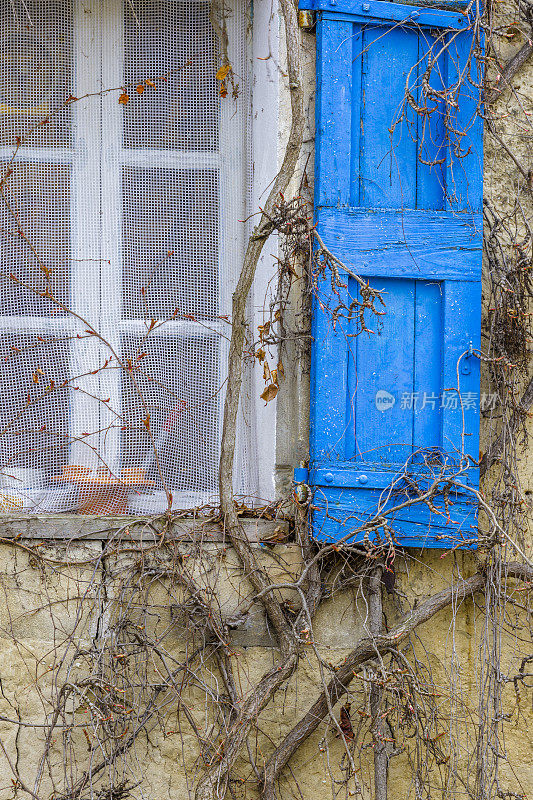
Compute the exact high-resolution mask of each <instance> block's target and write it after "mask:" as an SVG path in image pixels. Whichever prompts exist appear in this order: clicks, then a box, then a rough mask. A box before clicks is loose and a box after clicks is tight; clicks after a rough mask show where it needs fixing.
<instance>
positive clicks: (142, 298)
mask: <svg viewBox="0 0 533 800" xmlns="http://www.w3.org/2000/svg"><path fill="white" fill-rule="evenodd" d="M123 192H124V201H123V202H124V267H123V297H124V316H125V317H126V318H128V319H139V318H146V319H150V318H154V319H166V318H168V317H172V316H173V315H174V313H175V312H176V311H177V318H178V319H179V318H180V315H183V314H189V315H191V316H193V317H195V318H212V317H213V316H216V314H217V313H218V173H217V172H216V171H215V170H203V171H195V170H183V171H177V170H170V169H136V168H135V169H134V168H129V167H127V168H125V169H124V174H123ZM169 253H171V255H169Z"/></svg>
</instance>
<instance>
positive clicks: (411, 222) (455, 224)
mask: <svg viewBox="0 0 533 800" xmlns="http://www.w3.org/2000/svg"><path fill="white" fill-rule="evenodd" d="M317 218H318V230H319V232H320V235H321V236H322V238H323V240H324V243H325V244H326V246H327V247H328V248H329V249H330V250H331V251H332V252H333V253H335V255H336V256H337V258H339V259H340V260H341V261H342V262H343V263H345V264H346V266H347V267H348V268H349V269H351V270H354V271H355V272H357V273H358V274H359V275H362V276H367V275H368V276H372V277H383V278H386V277H390V276H391V275H392V274H394V277H397V278H410V279H413V280H417V279H429V280H461V281H479V280H480V279H481V247H482V244H481V232H482V228H483V224H482V218H481V214H478V213H465V214H451V213H447V212H444V211H413V210H408V209H407V210H403V211H391V210H371V211H369V210H366V209H342V208H339V209H337V208H330V207H327V208H319V209H318V210H317ZM392 265H393V267H394V269H393V271H392V270H391V266H392Z"/></svg>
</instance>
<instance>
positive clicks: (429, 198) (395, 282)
mask: <svg viewBox="0 0 533 800" xmlns="http://www.w3.org/2000/svg"><path fill="white" fill-rule="evenodd" d="M307 7H309V6H307ZM311 7H314V8H315V9H317V103H316V112H317V139H316V186H315V207H316V218H317V224H318V230H319V232H320V234H321V236H322V238H323V239H324V242H325V243H326V245H327V246H328V247H329V248H330V249H331V251H332V252H333V253H334V254H335V255H336V256H338V258H340V259H341V261H343V262H344V263H345V264H346V266H347V267H348V268H349V269H350V270H352V271H353V272H355V273H357V274H358V275H361V276H363V277H365V278H368V279H369V280H370V283H371V284H372V285H373V286H374V287H375V288H378V289H382V290H383V291H384V292H386V294H385V301H386V315H385V316H384V317H383V318H382V324H381V329H380V331H379V334H378V335H368V334H367V333H362V334H360V335H359V336H357V337H354V336H353V333H354V332H355V323H352V322H349V321H348V320H346V319H343V320H339V321H338V322H337V323H336V324H335V325H332V323H331V318H330V317H329V316H328V314H327V313H325V312H324V311H323V310H321V308H320V307H318V306H319V305H320V304H318V305H317V307H316V308H315V313H314V334H313V335H314V343H313V368H312V434H311V464H310V466H311V474H310V483H311V485H312V486H313V487H314V501H313V509H314V510H313V528H314V533H315V536H317V537H318V538H321V539H323V540H338V539H340V538H342V537H344V536H347V535H348V534H350V532H351V531H353V530H355V529H356V528H357V527H358V525H360V523H361V522H362V521H364V520H365V519H367V518H368V516H369V515H370V514H372V513H373V512H374V511H375V510H376V508H377V506H378V503H379V502H381V503H383V504H384V507H385V508H390V507H391V506H395V505H397V504H399V503H401V502H402V501H404V500H405V499H407V498H408V497H412V496H413V492H412V489H410V488H409V483H408V482H407V481H405V480H400V481H398V483H397V485H396V486H395V491H394V492H393V493H392V495H391V496H390V497H389V498H388V500H387V501H386V502H385V500H384V494H383V491H384V490H385V489H386V487H388V486H389V485H390V484H391V482H393V481H395V480H397V479H398V476H399V475H400V474H401V472H402V470H403V467H402V465H404V464H405V462H407V461H409V466H408V471H409V473H410V475H411V476H413V477H414V479H415V480H416V481H418V482H419V485H421V486H423V485H424V481H425V485H427V484H428V482H429V481H430V480H431V476H432V475H435V474H437V473H438V471H439V469H441V468H442V465H443V464H445V465H447V466H446V468H445V469H446V473H447V474H449V475H451V474H452V473H454V472H456V471H457V469H458V467H460V469H461V473H460V477H459V479H458V482H459V483H460V486H459V488H458V489H455V490H454V491H452V492H451V494H446V493H444V494H445V496H440V497H437V498H436V500H435V506H436V507H437V508H439V509H441V510H442V513H441V514H439V513H432V512H430V510H429V508H428V507H427V506H426V505H421V504H417V505H414V506H413V507H411V508H408V509H405V510H403V511H399V512H397V513H395V514H394V517H393V528H394V530H395V532H396V534H397V541H398V542H399V543H400V544H404V545H414V546H418V545H425V546H430V547H450V546H463V545H464V544H465V543H466V542H467V541H468V540H472V538H475V536H476V531H477V516H476V504H475V503H474V502H473V501H472V495H471V493H469V492H468V490H467V488H461V487H468V486H473V487H476V486H477V485H478V469H477V466H476V462H477V461H478V458H479V440H478V431H479V404H480V396H479V361H478V359H477V358H476V357H475V356H473V355H470V353H468V354H467V355H466V356H464V355H463V357H462V358H461V354H463V353H465V351H469V350H470V349H471V348H473V349H474V350H475V349H476V348H479V340H480V326H481V320H480V317H481V313H480V312H481V231H482V217H481V206H482V123H481V121H480V119H479V116H478V115H477V114H476V109H477V105H478V99H479V88H478V87H479V84H480V77H479V75H478V74H477V67H476V60H475V59H474V58H471V59H469V54H470V52H471V50H472V49H473V35H472V32H471V29H470V20H469V19H468V17H467V16H466V15H464V14H462V13H461V12H460V11H456V12H452V11H441V10H436V9H430V8H427V7H424V8H422V7H419V8H417V7H415V6H408V5H404V4H401V5H400V4H394V3H389V2H380V0H367V2H353V0H316V2H315V4H314V6H311ZM444 29H449V32H448V33H446V37H447V42H448V44H449V47H448V48H447V50H445V52H444V53H443V54H442V55H441V57H440V59H439V62H438V66H437V67H436V68H434V69H433V70H432V73H431V78H430V83H431V86H432V88H433V89H437V90H442V89H443V88H445V87H453V85H454V83H456V82H457V80H458V76H462V81H463V87H462V89H461V97H460V103H459V107H458V108H457V109H454V108H453V107H452V109H451V110H452V119H451V127H453V128H455V129H456V130H464V131H465V136H464V137H463V139H462V141H461V145H460V147H461V151H460V152H459V151H457V150H456V151H455V152H454V146H453V145H452V146H450V144H449V142H447V141H446V137H445V131H444V126H443V123H442V115H441V114H440V113H439V111H436V112H435V113H434V114H432V115H430V116H429V117H427V118H426V119H423V118H421V117H420V116H418V115H416V114H414V113H412V114H411V116H409V114H408V115H407V118H406V119H405V120H404V121H403V122H402V124H401V125H399V126H397V127H396V129H395V130H394V133H393V135H392V145H391V132H390V128H391V126H392V123H393V121H394V120H395V118H397V115H398V112H399V111H400V109H401V107H402V103H403V98H404V92H405V86H406V79H407V76H408V73H409V71H410V70H413V71H412V73H411V80H410V85H414V84H417V83H419V82H420V81H417V76H418V78H419V79H420V78H421V76H422V74H423V71H424V69H425V67H426V64H427V59H425V58H424V56H425V55H426V54H427V51H428V49H429V45H430V44H431V43H432V42H434V41H435V37H436V36H439V35H441V34H442V33H443V30H444ZM436 82H440V85H436ZM415 101H416V102H418V101H420V102H424V99H423V98H421V97H420V96H416V97H415ZM440 111H442V108H441V109H440ZM435 160H439V161H441V160H443V163H441V164H439V165H436V166H435V165H434V166H431V167H430V166H428V165H426V164H424V163H423V162H424V161H426V162H432V161H435ZM341 277H342V274H341ZM345 282H346V284H347V290H346V297H348V298H349V297H357V296H358V294H357V293H358V287H357V285H356V283H355V282H354V281H353V279H349V278H348V276H347V275H345ZM319 295H320V297H319V299H320V301H321V304H322V306H325V305H328V303H329V304H330V306H332V307H334V306H335V305H337V300H336V298H335V296H334V294H333V292H332V289H331V286H330V282H329V279H328V277H326V278H324V279H323V280H322V281H321V282H320V286H319ZM368 319H369V323H370V325H371V327H373V328H374V329H377V322H376V320H375V318H372V317H370V318H368ZM458 381H459V383H458ZM458 388H459V389H460V398H459V394H458V392H457V389H458ZM442 486H443V487H444V483H443V484H442ZM387 494H389V493H387ZM448 501H449V502H448ZM362 538H363V533H360V534H358V535H357V536H355V537H354V539H352V541H360V540H361V539H362ZM370 538H371V539H372V538H373V536H371V537H370Z"/></svg>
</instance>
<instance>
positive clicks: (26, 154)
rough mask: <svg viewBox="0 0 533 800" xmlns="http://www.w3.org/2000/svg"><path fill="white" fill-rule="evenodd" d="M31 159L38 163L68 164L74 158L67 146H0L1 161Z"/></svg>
mask: <svg viewBox="0 0 533 800" xmlns="http://www.w3.org/2000/svg"><path fill="white" fill-rule="evenodd" d="M13 156H14V157H15V161H29V162H32V163H38V164H68V163H69V162H70V161H71V159H72V150H70V148H67V147H19V148H18V150H17V151H16V152H15V151H14V149H13V147H0V161H2V162H6V161H11V159H12V158H13Z"/></svg>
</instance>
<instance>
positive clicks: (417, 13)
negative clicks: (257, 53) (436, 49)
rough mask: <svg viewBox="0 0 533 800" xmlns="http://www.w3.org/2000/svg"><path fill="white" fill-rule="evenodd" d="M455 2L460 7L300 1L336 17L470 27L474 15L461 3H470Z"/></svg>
mask: <svg viewBox="0 0 533 800" xmlns="http://www.w3.org/2000/svg"><path fill="white" fill-rule="evenodd" d="M450 5H451V4H450ZM453 5H454V6H458V7H459V10H457V11H445V10H442V9H440V8H428V7H427V6H415V5H404V4H403V3H389V2H385V0H300V3H299V8H300V9H301V10H311V11H322V12H324V13H325V14H327V15H328V16H332V17H335V16H336V15H344V14H348V15H349V16H350V17H351V18H352V20H353V21H354V22H366V21H367V20H368V21H369V22H375V23H376V22H378V23H379V22H403V23H405V24H406V25H409V24H412V25H414V24H416V25H421V26H424V27H432V28H435V27H436V28H451V29H455V30H466V29H467V28H468V27H469V25H470V18H469V16H468V14H466V13H463V12H462V11H461V10H460V6H462V5H465V6H466V3H465V4H462V3H454V4H453Z"/></svg>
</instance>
